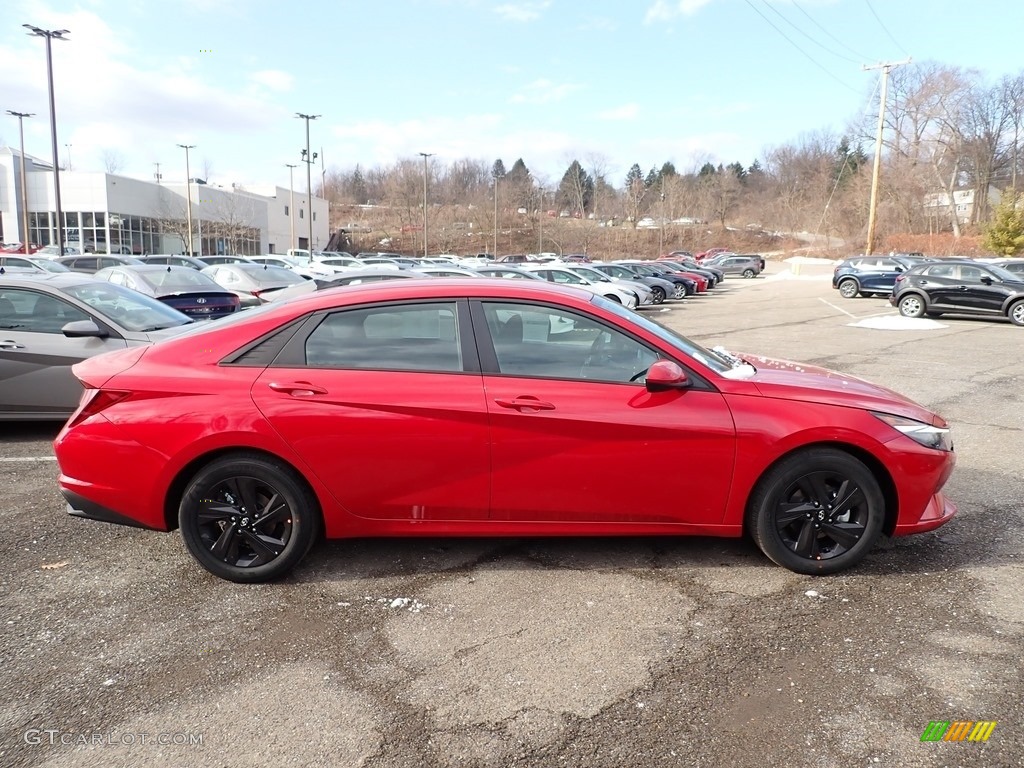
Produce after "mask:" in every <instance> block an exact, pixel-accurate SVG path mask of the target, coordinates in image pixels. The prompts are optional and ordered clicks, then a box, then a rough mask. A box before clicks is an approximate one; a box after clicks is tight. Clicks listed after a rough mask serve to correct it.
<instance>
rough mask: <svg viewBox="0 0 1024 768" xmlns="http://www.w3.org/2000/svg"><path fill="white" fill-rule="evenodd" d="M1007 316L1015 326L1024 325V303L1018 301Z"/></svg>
mask: <svg viewBox="0 0 1024 768" xmlns="http://www.w3.org/2000/svg"><path fill="white" fill-rule="evenodd" d="M1006 314H1007V317H1009V318H1010V322H1011V323H1013V324H1014V325H1024V301H1018V302H1016V303H1015V304H1013V305H1012V306H1011V307H1010V311H1009V312H1007V313H1006Z"/></svg>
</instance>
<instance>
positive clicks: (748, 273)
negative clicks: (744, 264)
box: [743, 269, 757, 280]
mask: <svg viewBox="0 0 1024 768" xmlns="http://www.w3.org/2000/svg"><path fill="white" fill-rule="evenodd" d="M756 274H757V272H755V271H754V270H752V269H744V270H743V276H744V277H745V278H747V279H748V280H749V279H750V278H752V277H754V275H756Z"/></svg>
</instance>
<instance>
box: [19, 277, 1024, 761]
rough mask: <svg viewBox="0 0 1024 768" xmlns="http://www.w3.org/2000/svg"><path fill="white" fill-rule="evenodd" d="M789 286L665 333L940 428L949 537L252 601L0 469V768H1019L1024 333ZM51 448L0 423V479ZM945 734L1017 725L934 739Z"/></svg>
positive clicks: (365, 568)
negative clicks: (921, 317)
mask: <svg viewBox="0 0 1024 768" xmlns="http://www.w3.org/2000/svg"><path fill="white" fill-rule="evenodd" d="M787 270H788V267H786V266H785V265H780V264H770V266H769V271H768V275H769V276H768V277H767V278H759V279H756V280H752V281H745V280H741V279H731V280H728V281H726V283H725V285H724V286H723V289H722V290H721V291H718V292H716V293H715V294H712V295H706V296H700V297H695V298H693V299H692V300H690V301H687V302H685V304H684V305H683V306H680V307H675V308H672V309H671V310H669V311H665V312H658V311H653V310H652V314H655V315H656V316H657V317H658V318H659V319H661V320H663V321H665V322H667V323H669V324H670V325H672V326H673V327H676V328H679V329H681V330H682V331H683V332H684V333H686V334H687V335H689V336H691V337H692V338H694V339H695V340H699V341H701V342H702V343H706V344H723V345H724V346H726V347H727V348H729V349H731V350H733V351H743V352H752V353H758V354H763V355H768V356H774V357H783V358H788V359H792V360H798V361H802V362H808V363H814V364H819V365H825V366H828V367H831V368H835V369H838V370H841V371H844V372H848V373H852V374H855V375H859V376H863V377H865V378H868V379H871V380H873V381H875V382H878V383H881V384H884V385H886V386H888V387H890V388H892V389H895V390H897V391H901V392H904V393H906V394H908V395H910V396H911V397H913V398H914V399H916V400H918V401H919V402H921V403H923V404H925V405H927V406H929V407H931V408H933V409H935V410H937V411H939V412H940V413H942V414H943V415H944V416H945V417H946V418H947V419H948V420H949V421H950V422H951V423H952V425H953V429H954V440H955V445H956V450H957V453H958V465H957V469H956V471H955V472H954V474H953V477H952V479H951V480H950V482H949V484H948V486H947V488H948V491H949V493H950V495H951V496H952V498H953V499H954V500H955V501H956V502H957V504H958V505H959V508H960V514H959V516H958V517H957V518H955V519H954V520H953V521H952V522H950V523H949V524H948V525H946V526H945V527H943V528H941V529H940V530H938V531H936V532H933V533H929V534H923V535H920V536H916V537H910V538H905V539H899V540H895V541H883V542H882V543H881V544H880V545H879V546H878V547H877V548H876V550H875V551H874V552H873V553H872V554H871V555H869V557H868V558H867V560H866V561H865V562H864V564H863V565H862V566H860V567H859V568H857V569H856V570H853V571H849V572H846V573H843V574H840V575H838V576H832V577H824V578H811V577H804V576H799V575H796V574H792V573H790V572H788V571H785V570H783V569H781V568H779V567H778V566H775V565H773V564H772V563H770V562H769V561H768V560H767V559H765V558H764V557H763V556H761V555H760V553H759V552H757V550H756V549H755V548H754V547H753V545H751V544H750V543H749V542H746V541H743V540H737V541H733V540H717V539H709V538H676V539H653V540H652V539H567V540H540V539H513V540H496V539H482V540H439V539H404V540H390V541H340V542H324V543H321V544H320V545H318V546H317V547H316V548H315V549H314V551H313V552H312V553H311V555H310V557H309V558H308V559H307V561H306V562H305V563H304V564H303V565H302V566H301V567H300V568H298V569H297V570H296V572H295V573H294V574H293V575H292V576H291V577H290V578H288V579H287V580H285V581H282V582H280V583H275V584H266V585H258V586H241V585H236V584H230V583H228V582H224V581H219V580H217V579H215V578H213V577H212V576H209V575H208V574H206V573H205V571H201V570H200V569H199V568H198V566H196V565H194V564H193V562H192V561H191V559H190V558H189V557H188V556H187V555H186V553H185V551H184V549H183V547H182V545H181V542H180V540H179V539H178V537H177V535H176V534H172V535H161V534H156V533H152V532H146V531H141V530H135V529H128V528H120V527H117V526H110V525H105V524H101V523H94V522H88V521H82V520H76V519H72V518H69V517H67V516H66V515H65V513H64V505H63V503H62V500H61V498H60V495H59V493H58V492H57V488H56V484H55V481H54V478H55V472H56V466H55V464H54V463H53V462H52V461H45V460H40V461H34V460H33V461H0V481H2V482H3V486H4V488H5V489H6V492H5V493H4V494H3V497H2V498H0V546H2V548H3V553H4V563H3V568H2V569H0V627H2V633H0V670H2V680H3V695H2V696H0V765H2V766H5V767H6V766H10V767H12V768H13V767H14V766H54V767H56V766H97V767H100V766H102V767H103V768H107V767H108V766H284V765H295V766H342V767H344V768H349V767H353V768H355V767H357V766H358V767H363V766H365V767H366V768H385V767H386V768H392V767H394V768H405V767H408V768H422V767H424V766H438V767H442V766H443V767H447V766H472V767H474V768H475V767H477V766H481V767H488V768H489V767H491V766H494V767H495V768H497V767H499V766H530V767H533V766H537V767H544V768H547V767H552V768H554V767H556V766H579V767H580V768H604V767H607V768H613V767H616V768H618V767H619V766H622V767H625V766H629V767H630V768H641V767H645V766H657V767H658V768H666V767H667V766H707V767H709V768H710V767H712V766H730V767H735V768H745V767H746V766H751V767H752V768H753V767H754V766H758V767H759V768H760V767H762V766H789V767H791V768H805V767H806V768H812V767H813V768H832V767H833V766H835V767H836V768H845V767H846V766H876V765H877V766H894V767H897V766H898V767H899V768H916V767H918V766H920V767H922V768H924V767H927V768H946V767H948V768H954V767H955V766H984V767H985V768H1004V767H1005V768H1010V767H1012V766H1024V735H1022V734H1024V701H1022V690H1024V686H1022V683H1021V674H1022V671H1024V669H1022V666H1024V662H1022V650H1024V643H1022V637H1024V599H1022V593H1024V557H1022V552H1024V546H1022V539H1021V536H1020V531H1021V530H1022V528H1024V501H1022V499H1024V487H1022V485H1024V484H1022V482H1021V474H1022V468H1024V462H1022V459H1021V457H1022V456H1024V415H1022V413H1024V409H1022V407H1021V405H1022V394H1021V393H1022V387H1021V385H1022V381H1024V378H1022V377H1024V356H1022V355H1021V352H1020V350H1021V349H1022V348H1024V329H1022V328H1016V327H1013V326H1011V325H1009V324H1008V323H1005V322H997V321H989V320H963V319H950V318H948V317H943V318H942V319H941V321H940V323H941V325H942V326H944V327H942V328H939V329H935V330H922V331H918V330H873V329H866V328H860V327H855V326H852V325H850V324H851V323H855V322H856V321H857V320H858V319H861V318H865V317H869V316H873V315H878V316H885V315H890V314H894V312H893V311H892V310H891V308H890V307H889V306H888V303H887V302H885V301H884V300H883V299H856V300H843V299H841V298H840V297H839V296H838V294H837V292H836V291H834V290H832V289H831V287H830V283H829V281H828V279H827V275H828V274H830V268H829V267H824V266H819V267H808V266H803V267H801V269H800V274H799V275H798V276H793V275H789V274H788V271H787ZM786 277H788V278H790V279H783V278H786ZM56 431H57V428H56V427H55V426H49V425H11V424H2V425H0V458H3V459H14V458H31V457H44V456H47V455H51V454H52V452H51V448H50V444H49V443H50V441H51V440H52V438H53V436H54V435H55V434H56ZM125 471H130V467H125ZM681 492H684V489H681ZM638 493H639V494H641V497H642V485H640V486H638ZM640 501H641V502H642V498H641V499H640ZM937 720H938V721H942V720H951V721H952V720H972V721H979V720H987V721H997V723H998V724H997V726H996V728H995V730H994V731H993V733H992V735H991V737H990V738H989V740H988V741H987V742H985V743H967V742H962V743H947V742H940V743H923V742H921V741H920V736H921V733H922V731H923V730H924V729H925V727H926V726H927V725H928V723H929V722H930V721H937ZM199 741H201V743H197V742H199Z"/></svg>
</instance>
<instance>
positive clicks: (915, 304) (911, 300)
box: [899, 293, 925, 317]
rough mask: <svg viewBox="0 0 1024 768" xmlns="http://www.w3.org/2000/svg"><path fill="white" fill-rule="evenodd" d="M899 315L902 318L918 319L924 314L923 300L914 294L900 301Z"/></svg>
mask: <svg viewBox="0 0 1024 768" xmlns="http://www.w3.org/2000/svg"><path fill="white" fill-rule="evenodd" d="M899 307H900V314H901V315H903V316H904V317H920V316H921V315H923V314H924V313H925V306H924V299H922V298H921V297H920V296H918V295H917V294H915V293H911V294H909V295H908V296H904V297H903V298H902V299H900V304H899Z"/></svg>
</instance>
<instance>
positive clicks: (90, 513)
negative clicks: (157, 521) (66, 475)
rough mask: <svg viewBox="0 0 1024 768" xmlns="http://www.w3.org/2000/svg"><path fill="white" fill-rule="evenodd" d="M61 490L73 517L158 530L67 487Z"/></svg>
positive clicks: (69, 512)
mask: <svg viewBox="0 0 1024 768" xmlns="http://www.w3.org/2000/svg"><path fill="white" fill-rule="evenodd" d="M60 492H61V493H62V494H63V495H64V500H65V501H66V502H67V503H68V514H69V515H71V516H72V517H81V518H84V519H86V520H98V521H99V522H101V523H114V524H115V525H128V526H131V527H132V528H145V529H147V530H158V529H154V528H150V527H149V526H148V525H143V524H142V523H140V522H139V521H138V520H133V519H132V518H130V517H126V516H125V515H122V514H121V513H119V512H115V511H114V510H112V509H108V508H107V507H104V506H102V505H100V504H97V503H95V502H92V501H89V500H88V499H87V498H85V497H84V496H81V495H79V494H77V493H75V492H74V491H69V490H68V489H67V488H61V489H60Z"/></svg>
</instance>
